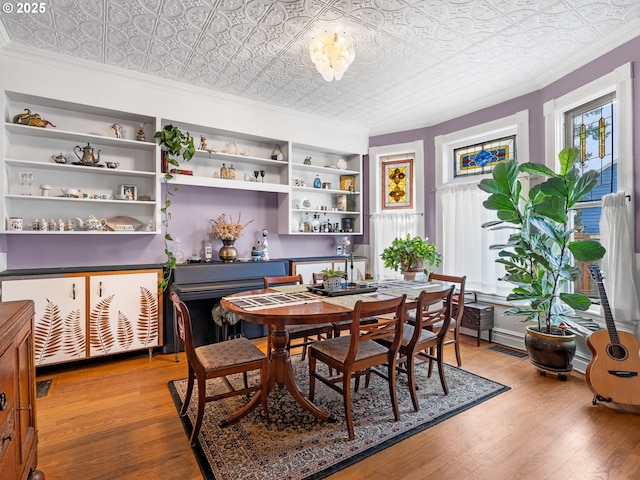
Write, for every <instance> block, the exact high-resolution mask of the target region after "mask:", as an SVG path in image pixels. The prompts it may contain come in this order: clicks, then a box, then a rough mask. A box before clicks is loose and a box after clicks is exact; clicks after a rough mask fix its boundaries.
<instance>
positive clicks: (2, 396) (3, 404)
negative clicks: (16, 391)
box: [0, 392, 7, 412]
mask: <svg viewBox="0 0 640 480" xmlns="http://www.w3.org/2000/svg"><path fill="white" fill-rule="evenodd" d="M5 408H7V394H6V393H5V392H2V393H0V412H1V411H3V410H4V409H5Z"/></svg>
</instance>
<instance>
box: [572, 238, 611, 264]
mask: <svg viewBox="0 0 640 480" xmlns="http://www.w3.org/2000/svg"><path fill="white" fill-rule="evenodd" d="M569 250H570V251H571V254H572V255H573V258H575V259H576V260H577V261H578V262H593V261H595V260H600V259H601V258H602V257H604V254H605V253H606V252H607V251H606V249H605V248H604V247H603V246H602V245H601V244H600V242H598V241H597V240H579V241H575V242H569Z"/></svg>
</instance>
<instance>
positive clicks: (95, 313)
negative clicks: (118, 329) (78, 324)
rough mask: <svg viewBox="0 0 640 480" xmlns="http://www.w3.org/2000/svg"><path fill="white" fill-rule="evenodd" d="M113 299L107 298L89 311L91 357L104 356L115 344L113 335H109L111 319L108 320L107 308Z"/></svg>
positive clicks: (111, 297) (111, 296)
mask: <svg viewBox="0 0 640 480" xmlns="http://www.w3.org/2000/svg"><path fill="white" fill-rule="evenodd" d="M113 297H114V295H110V296H108V297H107V298H105V299H104V300H101V301H100V302H98V305H96V306H95V307H94V308H92V309H91V314H90V317H89V341H90V342H91V355H96V354H98V355H100V354H102V355H106V354H107V353H109V352H110V351H111V349H112V348H113V344H114V343H115V342H116V339H115V338H114V336H113V333H111V319H110V318H109V306H110V305H111V300H113Z"/></svg>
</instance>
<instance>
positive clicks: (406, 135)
mask: <svg viewBox="0 0 640 480" xmlns="http://www.w3.org/2000/svg"><path fill="white" fill-rule="evenodd" d="M627 62H633V63H634V64H636V65H640V36H639V37H636V38H635V39H633V40H631V41H629V42H627V43H625V44H624V45H622V46H620V47H618V48H616V49H614V50H612V51H611V52H609V53H607V54H605V55H603V56H602V57H599V58H598V59H596V60H594V61H592V62H590V63H588V64H586V65H584V66H583V67H580V68H579V69H577V70H575V71H574V72H571V73H570V74H568V75H566V76H565V77H563V78H561V79H559V80H557V81H555V82H553V83H552V84H550V85H548V86H546V87H545V88H543V89H541V90H538V91H536V92H533V93H530V94H527V95H523V96H521V97H518V98H514V99H512V100H509V101H506V102H503V103H500V104H498V105H494V106H492V107H489V108H485V109H482V110H478V111H476V112H473V113H470V114H468V115H464V116H462V117H458V118H455V119H453V120H449V121H447V122H443V123H440V124H438V125H434V126H431V127H425V128H420V129H415V130H407V131H404V132H397V133H391V134H386V135H379V136H375V137H371V138H370V140H369V146H371V147H379V146H383V145H394V144H400V143H406V142H414V141H416V140H422V141H423V142H424V149H425V151H424V158H425V178H424V190H425V230H426V232H425V234H426V235H427V236H428V237H430V238H435V237H436V235H435V233H436V232H435V228H436V219H435V214H436V212H435V193H434V192H433V190H435V163H434V162H435V159H434V153H435V144H434V139H435V137H437V136H439V135H445V134H448V133H451V132H455V131H458V130H462V129H465V128H469V127H473V126H475V125H478V124H481V123H486V122H490V121H492V120H496V119H498V118H502V117H505V116H508V115H513V114H515V113H516V112H518V111H521V110H525V109H528V110H529V122H530V123H529V145H530V158H531V161H534V162H535V161H542V160H543V155H544V117H543V112H542V108H543V104H544V103H545V102H547V101H549V100H551V99H553V98H557V97H560V96H562V95H564V94H566V93H568V92H570V91H572V90H575V89H576V88H578V87H580V86H582V85H585V84H587V83H589V82H591V81H593V80H595V79H597V78H599V77H602V76H603V75H606V74H608V73H610V72H611V71H613V70H614V69H616V68H617V67H619V66H621V65H623V64H625V63H627ZM633 112H634V135H633V158H634V162H635V163H634V170H635V171H634V177H635V178H636V179H637V178H638V176H639V175H640V172H639V171H638V154H639V153H640V76H638V75H635V76H634V78H633ZM368 168H369V164H368V163H367V162H366V161H365V172H367V173H368ZM634 184H637V181H634ZM639 201H640V191H638V189H636V191H635V205H636V206H637V205H638V202H639ZM366 212H368V210H366ZM635 219H636V221H635V232H636V235H635V238H636V252H640V209H639V208H636V212H635ZM367 233H368V232H367Z"/></svg>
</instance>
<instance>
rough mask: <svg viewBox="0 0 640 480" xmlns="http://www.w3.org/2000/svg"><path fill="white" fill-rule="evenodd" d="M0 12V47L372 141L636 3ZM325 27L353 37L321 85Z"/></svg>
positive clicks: (538, 80) (535, 61)
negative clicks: (260, 106) (314, 49)
mask: <svg viewBox="0 0 640 480" xmlns="http://www.w3.org/2000/svg"><path fill="white" fill-rule="evenodd" d="M0 3H3V13H2V14H0V42H2V43H0V45H3V44H4V45H9V46H11V45H16V46H27V47H35V48H37V49H44V50H47V51H50V52H55V53H58V54H62V55H70V56H73V57H77V58H81V59H85V60H88V61H92V62H99V63H102V64H106V65H112V66H114V67H119V68H124V69H128V70H133V71H136V72H141V73H144V74H148V75H153V76H156V77H160V78H163V79H169V80H174V81H178V82H182V83H186V84H190V85H194V86H198V87H203V88H206V89H210V90H213V91H217V92H221V93H225V94H231V95H235V96H240V97H243V98H246V99H250V100H254V101H259V102H262V103H267V104H273V105H278V106H280V107H287V108H292V109H295V110H299V111H302V112H307V113H311V114H315V115H321V116H324V117H328V118H332V119H338V120H341V121H344V122H349V123H355V124H357V125H361V126H365V127H369V128H370V129H371V132H372V134H376V133H386V132H392V131H398V130H404V129H407V128H417V127H421V126H428V125H432V124H435V123H438V122H441V121H444V120H447V119H449V118H453V117H455V116H458V115H461V114H464V113H468V112H470V111H474V110H477V109H479V108H482V107H486V106H489V105H492V104H495V103H498V102H500V101H503V100H506V99H508V98H512V97H514V96H517V95H520V94H524V93H527V92H530V91H533V90H536V89H538V88H540V87H542V86H544V85H546V84H547V83H549V82H550V81H552V80H555V79H557V78H559V77H560V76H561V75H563V74H566V73H568V72H569V71H571V70H574V69H575V68H577V67H578V66H580V65H582V64H584V63H586V62H587V61H589V60H592V59H594V58H596V57H597V56H598V55H601V54H602V53H605V52H607V51H608V50H611V49H612V48H614V47H616V46H618V45H620V44H621V43H623V42H625V41H627V40H629V39H631V38H633V37H635V36H637V35H638V32H640V0H608V1H604V0H589V1H587V0H449V1H437V0H421V1H402V0H288V1H287V0H285V1H268V0H251V1H240V0H162V1H158V0H81V1H79V0H78V1H73V0H50V1H47V2H43V3H44V7H43V10H44V12H38V13H31V14H24V13H22V14H20V13H17V12H16V11H15V9H14V11H13V12H12V13H6V12H7V10H6V9H7V7H6V5H7V4H11V5H12V6H13V7H17V6H18V3H19V2H16V1H9V0H3V1H2V2H0ZM24 3H26V2H24ZM29 3H32V2H29ZM36 3H38V2H36ZM335 23H341V24H343V25H344V26H345V29H346V31H348V32H350V33H351V35H352V36H353V38H354V40H355V50H356V56H355V60H354V62H353V64H352V65H351V66H350V67H349V69H348V70H347V71H346V73H345V75H344V77H343V78H342V80H340V81H333V82H326V81H325V80H323V79H322V77H321V75H320V74H319V73H318V72H317V71H316V68H315V66H314V65H313V63H312V61H311V59H310V57H309V42H310V39H311V37H312V35H313V32H315V31H318V30H323V28H324V27H325V26H326V25H333V24H335Z"/></svg>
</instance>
